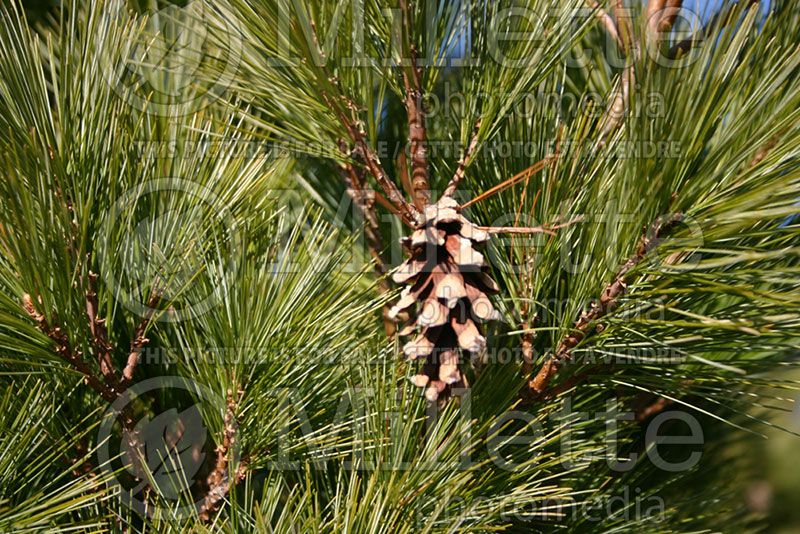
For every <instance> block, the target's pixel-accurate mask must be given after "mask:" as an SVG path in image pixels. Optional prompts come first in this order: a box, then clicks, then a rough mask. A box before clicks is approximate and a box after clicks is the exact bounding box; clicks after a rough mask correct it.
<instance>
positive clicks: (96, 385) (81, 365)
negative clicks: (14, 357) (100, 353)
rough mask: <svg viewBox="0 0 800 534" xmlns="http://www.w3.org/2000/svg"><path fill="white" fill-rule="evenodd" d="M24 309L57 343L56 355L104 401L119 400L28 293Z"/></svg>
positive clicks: (42, 330)
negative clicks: (80, 375)
mask: <svg viewBox="0 0 800 534" xmlns="http://www.w3.org/2000/svg"><path fill="white" fill-rule="evenodd" d="M22 307H23V309H24V310H25V311H26V312H27V313H28V315H30V317H31V319H33V321H34V322H35V323H36V326H37V327H38V328H39V330H40V331H41V332H42V333H44V334H45V335H46V336H47V337H49V338H50V339H51V340H52V341H53V342H54V343H55V349H54V350H55V352H56V354H57V355H58V356H59V357H60V358H61V359H63V360H64V361H66V362H67V363H69V364H70V365H71V366H72V367H73V368H74V369H75V370H76V371H78V372H79V373H80V374H82V375H83V379H84V381H85V382H86V384H88V385H89V387H90V388H92V389H93V390H94V391H95V392H97V393H98V394H99V395H100V396H101V397H102V398H103V400H105V401H107V402H114V401H115V400H116V398H117V392H116V391H115V390H114V388H113V386H112V385H109V384H106V383H105V382H103V381H101V380H99V379H98V378H97V377H96V376H95V375H94V374H93V373H92V371H91V369H90V368H89V365H88V364H87V363H86V361H85V360H84V359H83V355H82V354H81V352H80V351H79V350H77V349H74V348H73V347H72V345H71V344H70V342H69V337H68V336H67V334H66V333H65V332H64V331H63V330H62V329H61V327H60V326H58V324H56V323H55V321H54V324H53V325H50V324H48V322H47V319H46V318H45V316H44V315H43V314H41V313H40V312H39V311H38V310H37V309H36V305H35V304H34V302H33V299H32V298H31V296H30V295H29V294H27V293H25V294H24V295H22Z"/></svg>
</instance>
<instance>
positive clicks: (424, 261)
mask: <svg viewBox="0 0 800 534" xmlns="http://www.w3.org/2000/svg"><path fill="white" fill-rule="evenodd" d="M457 207H458V204H457V202H456V201H455V200H453V199H452V198H450V197H443V198H442V199H441V200H439V202H437V203H436V204H431V205H430V206H428V207H427V208H426V209H425V212H424V222H423V223H422V224H421V226H420V227H419V228H417V229H416V230H415V231H414V232H413V233H412V234H411V236H409V237H405V238H403V239H402V240H401V243H402V244H403V246H404V247H405V248H406V250H408V252H409V254H410V257H409V259H408V260H406V261H405V262H404V263H403V264H402V265H401V266H400V267H399V268H398V269H397V270H396V271H395V273H394V274H393V276H392V278H393V280H394V281H395V282H396V283H398V284H406V287H405V289H403V291H402V293H401V295H400V299H399V300H398V302H397V303H396V304H395V305H394V306H393V307H392V309H391V310H390V312H389V316H390V317H391V318H393V319H394V318H396V317H398V315H399V314H400V313H401V312H402V311H403V310H406V309H408V308H411V307H412V306H415V305H417V308H418V313H417V315H416V318H415V319H413V320H412V321H410V322H409V324H407V325H406V326H405V327H404V328H403V329H402V330H401V331H400V335H401V336H411V335H414V334H416V335H415V336H414V337H413V339H411V341H409V342H407V343H406V344H405V345H404V346H403V353H404V354H405V355H406V357H408V358H410V359H412V360H416V359H418V358H423V357H424V358H425V363H424V364H423V365H422V368H421V371H420V372H419V373H418V374H417V375H415V376H414V377H412V379H411V381H412V382H413V383H414V384H415V385H416V386H418V387H421V388H426V389H425V396H426V397H427V398H428V400H430V401H435V400H437V399H439V398H440V396H441V395H443V394H444V395H446V394H447V392H448V391H449V389H448V388H451V387H466V381H465V379H464V375H463V373H462V359H463V361H464V362H466V361H468V360H467V357H466V356H468V355H469V354H468V353H478V352H480V351H481V350H483V348H484V347H485V346H486V338H485V337H484V336H483V333H482V331H481V328H480V323H481V322H485V321H489V320H493V319H496V318H497V312H496V311H495V310H494V307H493V306H492V303H491V301H490V300H489V297H488V295H490V294H493V293H496V292H497V291H498V287H497V284H496V283H495V282H494V280H492V278H491V277H490V276H489V274H488V266H487V264H486V261H485V259H484V257H483V255H482V254H481V253H480V252H478V251H477V250H476V248H475V247H476V245H480V244H482V243H484V242H486V241H487V240H488V239H489V234H488V233H487V232H485V231H484V230H482V229H480V228H479V227H477V226H475V225H473V224H472V223H471V222H469V221H468V220H467V219H466V218H464V217H463V216H462V215H461V214H460V213H459V212H458V209H457ZM465 353H466V354H465Z"/></svg>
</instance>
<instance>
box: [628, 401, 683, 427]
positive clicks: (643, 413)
mask: <svg viewBox="0 0 800 534" xmlns="http://www.w3.org/2000/svg"><path fill="white" fill-rule="evenodd" d="M673 402H674V401H672V400H670V399H667V398H664V397H658V398H657V399H656V400H655V401H653V402H652V403H651V404H649V405H647V406H645V407H644V408H642V409H640V410H637V411H636V415H635V417H636V421H637V422H639V423H642V422H644V421H646V420H648V419H649V418H651V417H653V416H654V415H656V414H658V413H661V412H663V411H664V410H665V409H666V408H668V407H669V406H671V405H672V403H673Z"/></svg>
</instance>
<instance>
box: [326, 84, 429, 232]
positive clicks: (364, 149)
mask: <svg viewBox="0 0 800 534" xmlns="http://www.w3.org/2000/svg"><path fill="white" fill-rule="evenodd" d="M327 101H328V103H329V105H331V101H330V99H327ZM331 107H332V108H333V106H331ZM333 109H334V111H336V108H333ZM337 115H338V116H339V120H340V121H341V122H342V125H343V126H344V127H345V129H346V130H347V133H348V134H349V136H350V139H351V140H352V141H353V143H354V144H355V146H356V149H357V150H359V151H360V153H361V154H362V156H363V158H364V163H365V164H366V168H367V170H368V171H369V172H370V174H371V175H372V176H373V177H374V178H375V181H376V182H377V183H378V185H379V186H380V187H381V189H383V191H384V192H385V193H386V197H387V200H388V201H389V202H391V203H392V204H393V205H394V207H395V208H396V210H397V212H398V214H399V215H400V218H401V219H403V222H405V223H406V224H408V225H410V226H416V225H417V221H418V220H419V218H420V212H419V210H417V208H416V207H415V206H414V205H412V204H409V203H408V202H406V200H405V198H403V194H402V193H401V192H400V190H399V189H398V188H397V186H396V185H395V184H394V182H392V180H391V179H390V178H389V176H388V175H387V174H386V171H385V170H384V169H383V166H382V165H381V163H380V159H379V158H378V155H377V154H375V151H374V150H372V147H370V146H369V144H368V143H367V140H366V139H365V138H364V134H363V132H362V131H361V130H360V129H359V128H358V127H357V126H356V125H355V124H354V123H353V122H351V121H350V119H348V118H347V116H346V115H345V114H344V113H342V112H337ZM345 153H346V151H345Z"/></svg>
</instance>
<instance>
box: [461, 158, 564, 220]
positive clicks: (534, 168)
mask: <svg viewBox="0 0 800 534" xmlns="http://www.w3.org/2000/svg"><path fill="white" fill-rule="evenodd" d="M557 158H558V156H556V155H550V156H547V157H545V158H544V159H541V160H539V161H537V162H536V163H534V164H533V165H531V166H530V167H528V168H527V169H525V170H524V171H522V172H519V173H517V174H515V175H514V176H512V177H511V178H509V179H508V180H506V181H505V182H502V183H500V184H497V185H496V186H494V187H492V188H491V189H488V190H486V191H484V192H483V193H481V194H480V195H478V196H476V197H475V198H473V199H472V200H470V201H468V202H465V203H464V204H462V205H461V209H464V208H467V207H469V206H471V205H473V204H475V203H476V202H480V201H481V200H484V199H486V198H488V197H490V196H492V195H494V194H496V193H499V192H500V191H503V190H504V189H508V188H509V187H511V186H512V185H514V184H517V183H519V182H521V181H523V180H525V179H527V178H528V177H530V176H531V175H533V174H536V173H537V172H539V171H541V170H542V169H544V168H545V167H547V165H549V164H550V163H552V162H553V161H555V160H556V159H557Z"/></svg>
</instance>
